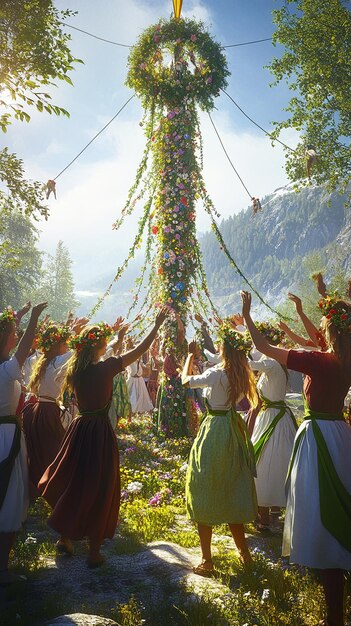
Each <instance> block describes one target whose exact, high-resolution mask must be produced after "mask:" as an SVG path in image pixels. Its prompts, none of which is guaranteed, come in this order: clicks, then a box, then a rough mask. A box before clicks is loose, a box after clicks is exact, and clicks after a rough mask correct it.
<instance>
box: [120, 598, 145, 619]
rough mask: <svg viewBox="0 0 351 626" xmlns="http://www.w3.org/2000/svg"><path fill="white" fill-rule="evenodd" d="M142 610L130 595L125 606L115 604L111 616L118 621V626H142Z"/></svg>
mask: <svg viewBox="0 0 351 626" xmlns="http://www.w3.org/2000/svg"><path fill="white" fill-rule="evenodd" d="M142 608H143V607H142V606H141V605H140V603H139V602H137V601H136V599H135V597H134V596H133V595H132V596H131V598H130V599H129V600H128V602H126V603H125V604H117V606H116V609H115V610H114V611H113V613H112V616H113V617H115V618H116V619H117V620H118V623H119V624H120V626H142V625H143V624H144V622H145V620H144V619H143V617H142Z"/></svg>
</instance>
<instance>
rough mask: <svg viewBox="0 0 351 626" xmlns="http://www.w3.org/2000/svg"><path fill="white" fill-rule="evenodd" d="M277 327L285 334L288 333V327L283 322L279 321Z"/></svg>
mask: <svg viewBox="0 0 351 626" xmlns="http://www.w3.org/2000/svg"><path fill="white" fill-rule="evenodd" d="M278 326H279V328H280V330H283V331H284V332H285V333H286V332H289V327H288V326H287V325H286V324H285V323H284V322H282V320H279V322H278Z"/></svg>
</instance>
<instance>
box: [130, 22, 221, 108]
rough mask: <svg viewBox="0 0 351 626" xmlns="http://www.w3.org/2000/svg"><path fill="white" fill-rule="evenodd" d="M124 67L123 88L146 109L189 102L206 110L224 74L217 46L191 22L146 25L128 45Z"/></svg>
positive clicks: (201, 28) (211, 103)
mask: <svg viewBox="0 0 351 626" xmlns="http://www.w3.org/2000/svg"><path fill="white" fill-rule="evenodd" d="M170 61H171V62H170ZM128 64H129V73H128V78H127V85H128V87H131V88H132V89H134V90H135V91H136V93H137V94H138V95H139V96H140V97H141V99H142V103H143V106H144V107H145V108H148V107H150V103H154V102H155V103H157V104H158V105H161V106H163V105H164V104H165V105H166V106H168V107H176V106H181V105H183V106H184V103H185V102H186V101H194V102H196V103H198V104H199V105H200V107H201V108H202V109H204V110H210V109H212V108H213V106H214V104H213V100H214V98H215V97H216V96H218V95H219V90H220V89H223V88H224V87H225V86H226V84H227V81H226V77H227V76H228V75H229V71H228V68H227V62H226V58H225V56H224V54H223V52H222V48H221V46H220V44H218V43H216V42H215V41H214V40H213V39H212V37H211V36H210V35H209V33H208V32H207V31H206V30H205V29H204V26H203V24H202V23H201V22H197V21H195V20H185V19H171V20H170V21H165V20H160V22H158V24H156V25H153V26H150V27H149V28H147V29H146V30H145V31H144V32H143V34H142V35H141V36H140V38H139V41H138V43H137V44H136V45H135V46H133V48H132V51H131V54H130V56H129V60H128Z"/></svg>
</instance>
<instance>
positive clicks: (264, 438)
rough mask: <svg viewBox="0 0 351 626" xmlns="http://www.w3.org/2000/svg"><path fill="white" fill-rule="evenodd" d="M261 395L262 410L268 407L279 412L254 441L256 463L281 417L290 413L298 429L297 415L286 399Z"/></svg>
mask: <svg viewBox="0 0 351 626" xmlns="http://www.w3.org/2000/svg"><path fill="white" fill-rule="evenodd" d="M260 397H261V400H262V407H261V409H260V412H261V411H265V410H266V409H279V413H277V415H276V416H275V417H274V419H273V420H272V421H271V423H270V424H268V426H267V428H266V430H264V431H263V433H262V435H261V437H260V438H259V439H258V440H257V441H256V442H255V443H254V452H255V460H256V463H258V461H259V460H260V458H261V454H262V452H263V449H264V447H265V445H266V444H267V443H268V440H269V439H270V437H271V436H272V434H273V431H274V429H275V427H276V425H277V424H278V422H279V421H280V420H281V418H282V417H283V416H284V415H285V413H289V415H290V417H291V419H292V422H293V424H294V428H295V430H297V423H296V419H295V416H294V414H293V412H292V410H291V408H290V407H289V406H288V405H287V404H285V402H284V400H268V398H265V397H264V396H263V395H262V394H260Z"/></svg>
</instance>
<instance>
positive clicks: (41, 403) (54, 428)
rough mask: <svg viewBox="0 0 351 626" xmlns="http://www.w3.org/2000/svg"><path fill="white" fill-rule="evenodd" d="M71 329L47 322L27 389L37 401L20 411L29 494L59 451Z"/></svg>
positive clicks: (39, 341)
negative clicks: (59, 399) (61, 405)
mask: <svg viewBox="0 0 351 626" xmlns="http://www.w3.org/2000/svg"><path fill="white" fill-rule="evenodd" d="M69 337H70V329H69V328H68V326H66V325H61V324H56V323H53V322H50V323H49V324H48V325H47V326H45V327H44V328H43V329H42V331H41V333H40V334H39V340H38V348H39V350H41V352H42V354H41V356H40V357H39V359H37V361H36V363H35V366H34V369H33V371H32V374H31V378H30V381H29V385H28V389H29V391H30V392H31V393H33V394H36V401H35V402H34V403H32V402H31V403H28V404H26V405H25V407H24V409H23V430H24V433H25V437H26V443H27V450H28V468H29V481H30V486H31V492H32V494H33V495H35V494H36V487H37V484H38V482H39V480H40V478H41V477H42V475H43V474H44V472H45V470H46V468H47V467H48V466H49V465H50V463H51V462H52V461H53V460H54V458H55V456H56V454H57V452H58V451H59V449H60V446H61V443H62V439H63V437H64V435H65V429H64V426H63V424H62V421H61V414H62V409H61V407H60V406H59V403H58V401H57V400H58V397H59V395H60V392H61V385H62V381H63V378H64V376H65V371H66V368H67V364H68V360H69V358H70V357H71V356H72V352H68V348H67V340H68V338H69Z"/></svg>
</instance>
